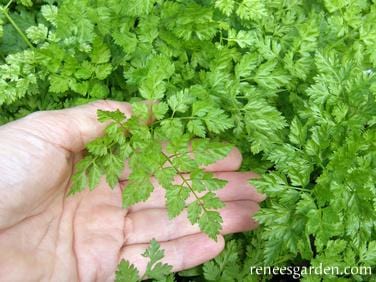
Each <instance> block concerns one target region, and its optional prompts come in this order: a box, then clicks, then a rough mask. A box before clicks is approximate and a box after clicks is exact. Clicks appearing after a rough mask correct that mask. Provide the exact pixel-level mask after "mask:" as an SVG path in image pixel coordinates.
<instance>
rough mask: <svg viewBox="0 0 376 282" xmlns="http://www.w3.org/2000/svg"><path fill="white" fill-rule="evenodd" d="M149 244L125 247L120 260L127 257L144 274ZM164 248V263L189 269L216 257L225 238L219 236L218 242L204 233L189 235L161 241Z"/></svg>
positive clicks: (177, 269)
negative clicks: (145, 253)
mask: <svg viewBox="0 0 376 282" xmlns="http://www.w3.org/2000/svg"><path fill="white" fill-rule="evenodd" d="M148 246H149V244H136V245H130V246H126V247H124V248H123V250H122V251H121V253H120V260H121V259H125V260H128V261H129V262H130V263H132V264H133V265H135V266H136V267H137V269H138V270H139V272H140V274H141V276H143V275H144V273H145V270H146V265H147V263H148V258H145V257H143V256H142V254H143V253H144V252H145V250H146V249H147V248H148ZM160 246H161V249H163V250H164V254H165V256H164V259H163V262H164V263H168V264H169V265H171V266H172V271H173V272H176V271H180V270H184V269H189V268H191V267H194V266H196V265H200V264H202V263H204V262H206V261H208V260H210V259H212V258H214V257H216V256H217V255H218V254H219V253H220V252H221V251H222V250H223V248H224V239H223V237H222V236H218V239H217V242H216V241H214V240H212V239H210V238H209V237H208V236H206V235H205V234H202V233H198V234H194V235H189V236H186V237H182V238H179V239H176V240H172V241H167V242H161V243H160Z"/></svg>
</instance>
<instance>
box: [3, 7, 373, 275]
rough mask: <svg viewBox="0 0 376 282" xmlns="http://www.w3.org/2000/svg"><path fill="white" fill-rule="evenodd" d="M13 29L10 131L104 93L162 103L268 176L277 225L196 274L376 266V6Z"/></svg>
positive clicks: (39, 13)
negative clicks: (28, 118) (17, 123)
mask: <svg viewBox="0 0 376 282" xmlns="http://www.w3.org/2000/svg"><path fill="white" fill-rule="evenodd" d="M0 2H1V3H2V4H3V7H4V6H5V5H7V2H6V1H0ZM9 18H10V19H12V21H13V24H12V23H11V22H10V20H9ZM0 23H1V28H0V35H1V36H2V37H1V44H0V61H1V65H0V112H1V116H0V122H1V123H5V122H7V121H10V120H13V119H15V118H19V117H21V116H24V115H26V114H28V113H30V112H34V111H37V110H45V109H56V108H64V107H68V106H72V105H77V104H82V103H86V102H88V101H91V100H96V99H101V98H109V99H115V100H122V101H138V100H141V99H158V100H160V101H162V102H163V101H164V102H166V105H168V107H167V108H166V109H163V108H162V109H159V113H160V112H162V113H164V110H166V111H168V112H167V114H166V113H164V114H166V116H164V115H162V116H161V120H162V121H164V124H165V125H164V126H165V127H168V128H176V129H177V130H179V131H181V132H185V133H187V134H189V135H190V136H192V137H193V136H196V137H210V138H216V139H220V140H225V141H227V142H230V143H232V144H235V145H236V146H238V147H239V148H241V150H242V152H243V154H244V156H245V161H244V164H243V169H245V170H249V169H252V170H256V171H258V172H260V173H262V175H263V177H262V179H260V180H258V181H255V185H256V186H257V187H258V188H259V189H261V190H262V191H264V192H265V193H266V194H267V195H268V200H267V201H266V202H265V204H264V208H263V209H262V210H261V212H260V213H259V214H258V215H257V218H258V220H259V221H260V222H261V224H262V227H261V228H260V229H259V230H257V231H256V232H253V233H251V234H242V235H237V236H234V237H231V238H229V240H230V241H229V242H230V243H229V244H228V245H227V249H226V252H225V253H224V254H223V255H221V257H219V258H217V259H216V260H214V261H212V262H209V263H207V264H205V265H204V266H203V267H199V268H196V269H194V270H192V271H187V272H183V273H181V276H184V277H187V276H188V277H193V278H190V279H191V280H192V279H193V280H197V281H202V280H206V281H257V279H268V278H267V277H263V278H262V277H252V276H250V275H249V273H248V268H249V266H251V265H263V264H265V265H284V264H285V265H292V264H293V265H294V264H295V265H319V264H320V263H323V264H324V265H338V266H345V265H359V266H362V265H365V266H373V267H375V265H376V235H375V234H376V232H375V231H376V226H375V220H376V218H375V217H376V212H375V210H376V200H375V199H376V197H375V196H376V189H375V182H376V169H375V168H376V76H375V68H376V3H375V1H374V0H373V1H367V0H333V1H329V0H321V1H320V0H311V1H308V0H306V1H304V0H301V1H295V0H290V1H283V0H265V1H262V0H238V1H235V0H196V1H193V0H176V1H165V0H96V1H95V0H91V1H89V0H80V1H74V0H64V1H63V0H61V1H52V0H51V1H31V0H20V1H13V2H11V3H10V5H9V6H8V10H6V11H4V10H2V13H1V16H0ZM15 26H17V28H18V29H19V32H17V31H16V29H15ZM22 35H26V37H27V39H26V37H25V36H22ZM157 114H158V111H157ZM161 123H162V122H161ZM174 134H176V132H175V133H174ZM375 271H376V270H375V269H374V272H375ZM180 279H182V278H180ZM187 279H188V278H187ZM320 279H321V277H318V276H314V277H305V278H304V280H305V281H320ZM372 279H375V278H374V277H373V278H372V277H370V276H368V277H364V276H363V277H361V276H352V277H349V276H347V277H329V276H327V277H324V280H325V281H354V280H357V281H367V280H372Z"/></svg>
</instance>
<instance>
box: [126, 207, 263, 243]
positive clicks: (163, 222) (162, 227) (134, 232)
mask: <svg viewBox="0 0 376 282" xmlns="http://www.w3.org/2000/svg"><path fill="white" fill-rule="evenodd" d="M225 205H226V206H225V207H224V208H223V209H221V210H220V214H221V216H222V219H223V224H222V230H221V234H222V235H225V234H230V233H237V232H244V231H248V230H251V229H255V228H256V227H257V222H256V221H255V220H254V219H252V216H253V215H254V214H255V213H256V212H257V211H258V210H259V205H258V204H257V203H255V202H252V201H235V202H226V203H225ZM196 233H200V228H199V226H198V225H197V224H195V225H192V224H191V222H190V221H189V219H188V218H187V211H186V210H185V211H183V213H182V214H180V215H179V216H178V217H176V218H174V219H172V220H171V219H169V217H168V213H167V210H165V209H147V210H142V211H138V212H135V213H130V214H128V216H127V217H126V218H125V228H124V234H125V243H126V244H140V243H147V242H149V241H150V240H151V239H153V238H154V239H156V240H157V241H168V240H174V239H177V238H180V237H185V236H188V235H193V234H196Z"/></svg>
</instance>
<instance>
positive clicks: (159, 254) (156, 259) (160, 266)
mask: <svg viewBox="0 0 376 282" xmlns="http://www.w3.org/2000/svg"><path fill="white" fill-rule="evenodd" d="M143 256H144V257H147V258H149V259H150V261H149V263H148V264H147V266H146V273H145V275H146V276H147V277H150V278H153V279H156V280H159V279H163V277H164V276H166V275H168V274H169V273H170V272H171V270H172V266H171V265H168V264H165V263H162V262H161V261H160V260H161V259H162V258H163V257H164V251H163V250H161V249H160V246H159V244H158V242H157V241H156V240H154V239H153V240H151V242H150V246H149V248H147V250H146V251H145V252H144V254H143Z"/></svg>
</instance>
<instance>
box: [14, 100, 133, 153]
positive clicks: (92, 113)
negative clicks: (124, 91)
mask: <svg viewBox="0 0 376 282" xmlns="http://www.w3.org/2000/svg"><path fill="white" fill-rule="evenodd" d="M117 109H119V110H120V111H121V112H123V113H124V114H125V116H126V117H130V116H131V105H130V104H128V103H125V102H116V101H109V100H99V101H96V102H93V103H90V104H86V105H82V106H77V107H73V108H69V109H64V110H55V111H41V112H36V113H33V114H31V115H29V116H27V117H25V118H23V119H20V120H18V121H15V122H14V123H13V126H16V127H17V125H18V126H22V129H23V130H24V131H28V133H30V134H33V135H36V136H38V137H39V138H41V139H43V140H45V141H47V142H49V143H51V144H54V145H57V146H59V147H62V148H64V149H66V150H67V151H71V152H79V151H82V150H83V149H84V148H85V145H86V144H87V143H88V142H90V141H91V140H93V139H95V138H97V137H99V136H101V135H102V134H103V133H104V129H105V128H106V125H107V124H106V123H100V122H98V120H97V110H106V111H115V110H117Z"/></svg>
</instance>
